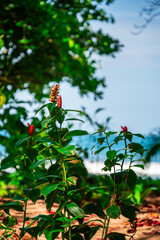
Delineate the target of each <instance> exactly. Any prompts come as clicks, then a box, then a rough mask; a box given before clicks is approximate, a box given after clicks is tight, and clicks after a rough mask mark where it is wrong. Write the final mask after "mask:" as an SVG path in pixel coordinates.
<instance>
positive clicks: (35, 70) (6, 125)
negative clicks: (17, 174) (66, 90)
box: [0, 0, 122, 153]
mask: <svg viewBox="0 0 160 240" xmlns="http://www.w3.org/2000/svg"><path fill="white" fill-rule="evenodd" d="M112 2H113V0H94V1H93V0H67V1H66V0H54V1H53V0H50V1H39V0H34V1H30V0H23V1H21V0H14V1H13V0H6V1H1V3H0V9H1V15H0V49H1V50H0V58H1V63H0V87H1V89H0V96H1V99H0V100H1V101H0V105H1V107H2V110H1V113H2V114H3V116H2V117H1V122H0V130H5V134H2V131H1V134H0V135H1V136H0V140H1V143H2V145H3V146H5V148H6V151H7V152H8V153H13V152H15V151H16V149H15V145H14V144H13V143H15V142H16V141H17V140H18V138H19V135H20V134H21V135H22V134H25V133H26V130H25V124H24V120H27V119H28V115H27V113H26V111H25V109H24V108H23V107H20V106H19V102H18V101H17V99H16V98H15V92H16V91H17V89H20V90H22V89H29V91H30V93H33V92H34V93H35V99H37V100H38V101H40V100H41V99H42V97H43V96H46V95H48V92H49V88H48V83H49V82H51V81H54V82H60V81H67V82H69V83H70V84H71V85H72V86H77V87H78V88H79V91H80V94H81V95H84V94H87V93H89V92H91V93H93V94H94V96H95V98H96V97H99V98H101V97H102V91H100V90H99V87H100V86H103V87H105V79H104V78H98V77H97V76H96V75H95V73H96V61H95V60H94V59H93V54H95V53H96V54H99V55H108V56H112V57H114V56H115V54H116V53H117V52H118V51H120V49H121V47H122V45H121V44H120V42H119V41H118V40H117V39H113V38H112V37H111V36H109V35H108V34H104V33H103V31H102V30H98V31H93V29H92V24H94V22H95V21H99V22H107V23H113V22H114V18H113V17H112V16H111V15H109V14H108V13H107V12H106V10H105V9H106V8H105V7H104V5H105V4H107V5H109V4H110V3H112ZM44 89H45V90H47V91H46V95H45V94H44V92H43V90H44ZM42 93H43V95H42ZM28 104H31V105H32V104H33V102H32V101H29V102H28ZM13 109H14V110H15V112H14V113H11V110H13ZM35 122H36V123H37V126H38V119H36V118H34V119H33V123H35ZM3 133H4V132H3ZM7 134H8V135H7ZM6 142H7V144H6Z"/></svg>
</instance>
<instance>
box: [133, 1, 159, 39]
mask: <svg viewBox="0 0 160 240" xmlns="http://www.w3.org/2000/svg"><path fill="white" fill-rule="evenodd" d="M140 16H142V17H143V18H144V23H143V24H141V25H136V26H135V27H136V29H138V31H137V32H136V34H139V33H141V32H142V31H143V30H144V29H145V28H146V27H147V26H148V25H149V24H150V23H151V22H152V21H153V19H154V18H157V17H158V16H160V0H148V1H147V6H146V7H144V8H143V9H142V10H141V13H140Z"/></svg>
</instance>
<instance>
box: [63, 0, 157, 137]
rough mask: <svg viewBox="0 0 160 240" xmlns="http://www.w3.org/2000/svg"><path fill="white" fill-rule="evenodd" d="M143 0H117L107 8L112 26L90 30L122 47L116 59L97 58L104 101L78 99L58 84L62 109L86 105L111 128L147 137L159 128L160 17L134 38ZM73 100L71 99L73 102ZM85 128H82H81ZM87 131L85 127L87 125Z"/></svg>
mask: <svg viewBox="0 0 160 240" xmlns="http://www.w3.org/2000/svg"><path fill="white" fill-rule="evenodd" d="M145 6H146V1H144V0H139V1H138V0H134V1H133V0H132V1H127V0H117V1H115V2H114V3H113V4H112V5H110V6H109V7H107V11H108V12H110V13H112V14H113V16H114V17H115V19H116V23H115V24H106V23H104V24H99V23H94V24H93V26H92V27H93V29H98V28H100V27H101V28H102V29H103V31H104V32H106V33H109V34H110V35H111V36H113V37H115V38H118V39H119V40H120V41H121V43H123V44H124V48H123V50H122V51H121V52H120V53H119V54H117V56H116V58H114V59H113V58H111V57H103V56H96V59H97V60H98V61H101V63H100V65H97V66H98V71H97V74H98V75H99V76H104V77H105V78H106V84H107V88H106V89H105V90H104V99H103V100H99V101H97V102H94V101H93V98H92V97H90V98H87V97H84V98H82V99H81V98H80V97H79V95H78V90H77V89H76V88H74V89H71V87H69V86H68V84H67V83H64V84H61V94H62V96H63V107H64V108H76V109H79V108H80V106H81V105H85V106H86V108H87V110H88V111H89V112H90V113H91V114H92V113H93V112H94V110H95V109H96V108H98V107H105V108H106V110H105V111H103V112H102V113H101V114H99V119H100V120H101V121H103V120H104V119H106V118H107V117H108V116H111V117H112V119H111V121H110V127H111V129H114V130H118V129H119V128H120V126H121V125H123V126H124V125H127V126H128V128H129V129H130V130H131V131H133V132H140V133H142V134H148V133H150V132H152V131H153V130H155V129H156V128H159V127H160V107H159V103H160V94H159V91H160V28H159V23H160V18H156V19H154V20H153V21H152V22H151V23H150V24H149V25H148V27H147V28H146V29H144V31H143V32H142V33H141V34H140V35H134V34H133V33H132V32H133V31H135V28H134V25H135V24H141V23H143V18H142V17H140V16H139V13H140V11H141V9H142V8H143V7H145ZM73 99H74V100H73ZM84 128H85V126H84ZM87 128H88V126H87Z"/></svg>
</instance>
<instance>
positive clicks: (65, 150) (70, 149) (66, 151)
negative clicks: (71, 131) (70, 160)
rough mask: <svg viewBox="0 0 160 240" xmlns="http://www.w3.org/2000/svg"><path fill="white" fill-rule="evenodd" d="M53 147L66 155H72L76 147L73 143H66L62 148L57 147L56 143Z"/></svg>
mask: <svg viewBox="0 0 160 240" xmlns="http://www.w3.org/2000/svg"><path fill="white" fill-rule="evenodd" d="M53 147H54V148H55V149H56V150H57V151H58V152H60V153H62V154H63V155H66V156H72V155H74V153H75V152H76V147H75V146H74V145H68V146H67V147H64V148H59V146H57V145H53Z"/></svg>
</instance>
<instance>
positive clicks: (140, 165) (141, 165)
mask: <svg viewBox="0 0 160 240" xmlns="http://www.w3.org/2000/svg"><path fill="white" fill-rule="evenodd" d="M132 167H139V168H142V169H143V170H144V165H143V164H136V165H133V166H132Z"/></svg>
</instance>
